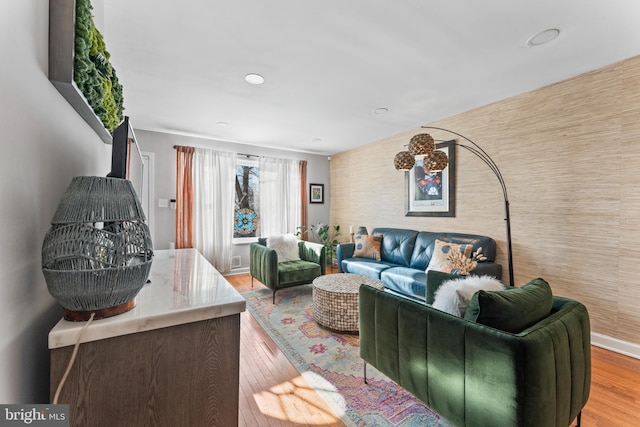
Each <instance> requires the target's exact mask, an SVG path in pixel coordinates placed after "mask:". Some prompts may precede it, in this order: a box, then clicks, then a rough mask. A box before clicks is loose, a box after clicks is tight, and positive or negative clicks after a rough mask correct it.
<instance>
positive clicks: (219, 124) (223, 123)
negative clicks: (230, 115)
mask: <svg viewBox="0 0 640 427" xmlns="http://www.w3.org/2000/svg"><path fill="white" fill-rule="evenodd" d="M216 124H217V125H218V126H229V123H227V122H218V123H216Z"/></svg>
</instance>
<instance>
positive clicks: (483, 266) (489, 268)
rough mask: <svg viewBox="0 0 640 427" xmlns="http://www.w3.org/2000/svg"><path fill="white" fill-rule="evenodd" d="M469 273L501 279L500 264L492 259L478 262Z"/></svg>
mask: <svg viewBox="0 0 640 427" xmlns="http://www.w3.org/2000/svg"><path fill="white" fill-rule="evenodd" d="M469 274H474V275H476V276H491V277H495V278H496V279H498V280H502V265H501V264H497V263H495V262H492V261H485V262H479V263H478V265H477V266H476V268H474V269H473V270H471V271H470V272H469Z"/></svg>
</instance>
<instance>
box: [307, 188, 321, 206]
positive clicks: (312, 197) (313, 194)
mask: <svg viewBox="0 0 640 427" xmlns="http://www.w3.org/2000/svg"><path fill="white" fill-rule="evenodd" d="M309 203H324V184H309Z"/></svg>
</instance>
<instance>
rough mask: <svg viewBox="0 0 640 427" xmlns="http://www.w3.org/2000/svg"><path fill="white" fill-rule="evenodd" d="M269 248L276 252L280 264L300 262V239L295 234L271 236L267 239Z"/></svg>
mask: <svg viewBox="0 0 640 427" xmlns="http://www.w3.org/2000/svg"><path fill="white" fill-rule="evenodd" d="M267 247H269V248H271V249H273V250H274V251H276V253H277V254H278V262H287V261H298V260H300V251H299V249H298V239H297V238H296V236H294V235H293V234H286V235H284V236H282V235H278V236H270V237H269V238H267Z"/></svg>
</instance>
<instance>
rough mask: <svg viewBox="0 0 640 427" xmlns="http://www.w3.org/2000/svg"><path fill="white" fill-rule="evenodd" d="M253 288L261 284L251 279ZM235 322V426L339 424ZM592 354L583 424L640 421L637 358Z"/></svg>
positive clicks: (237, 283)
mask: <svg viewBox="0 0 640 427" xmlns="http://www.w3.org/2000/svg"><path fill="white" fill-rule="evenodd" d="M226 279H227V281H228V282H229V283H231V285H232V286H234V287H235V288H236V289H237V290H238V291H239V292H245V291H248V290H250V289H251V277H250V276H249V275H248V274H239V275H233V276H227V277H226ZM254 287H263V285H262V284H261V283H260V282H258V281H257V280H254ZM240 322H241V327H240V330H241V337H240V405H239V406H240V409H239V412H240V413H239V426H240V427H257V426H259V427H269V426H275V427H285V426H298V427H299V426H331V427H333V426H344V424H343V423H342V422H341V421H340V419H339V418H338V417H337V416H336V415H335V414H334V413H333V412H332V410H331V409H330V408H329V407H328V406H327V405H326V403H325V402H324V400H322V398H321V397H320V396H319V395H318V394H317V393H316V392H315V391H314V390H313V389H311V387H309V385H308V384H307V382H306V381H305V380H304V378H303V377H302V376H301V375H300V373H299V372H298V371H297V370H296V368H294V367H293V365H292V364H291V363H290V362H289V361H288V360H287V358H286V356H285V355H284V354H283V353H282V352H281V351H280V350H279V349H278V347H277V346H276V345H275V343H274V342H273V341H272V340H271V338H270V337H269V335H268V334H267V333H266V332H265V331H264V330H263V329H262V327H261V326H260V325H259V324H258V322H257V321H256V320H255V319H254V318H253V317H252V316H251V314H249V312H244V313H242V315H241V320H240ZM591 354H592V381H591V394H590V397H589V402H588V403H587V405H586V407H585V408H584V410H583V412H582V426H583V427H635V426H640V360H638V359H634V358H631V357H627V356H624V355H621V354H618V353H614V352H611V351H608V350H604V349H602V348H598V347H595V346H594V347H592V353H591ZM574 425H575V423H574Z"/></svg>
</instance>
